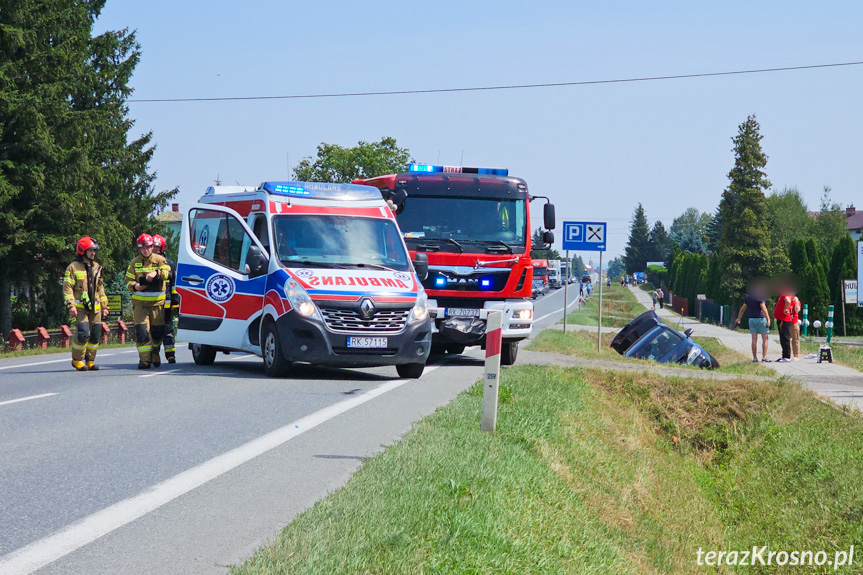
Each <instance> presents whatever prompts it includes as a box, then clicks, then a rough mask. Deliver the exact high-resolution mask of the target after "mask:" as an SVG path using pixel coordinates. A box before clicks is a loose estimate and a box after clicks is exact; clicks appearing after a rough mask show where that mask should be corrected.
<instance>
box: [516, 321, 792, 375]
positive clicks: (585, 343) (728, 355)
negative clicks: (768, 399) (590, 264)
mask: <svg viewBox="0 0 863 575" xmlns="http://www.w3.org/2000/svg"><path fill="white" fill-rule="evenodd" d="M614 335H615V334H613V333H606V334H602V345H601V346H600V349H599V351H597V350H596V333H595V332H588V331H581V330H567V332H566V333H565V334H564V333H563V332H562V331H560V330H556V329H546V330H543V331H542V332H540V334H539V335H538V336H536V337H535V338H534V339H533V341H531V343H530V345H528V347H527V349H528V350H529V351H546V352H552V353H562V354H566V355H574V356H577V357H581V358H584V359H604V360H608V361H622V362H625V363H635V364H642V365H644V364H645V363H649V364H650V365H662V366H663V367H675V368H679V369H699V368H697V367H693V366H689V365H680V364H674V363H664V364H658V363H656V362H655V361H653V360H644V359H633V358H628V357H623V356H622V355H620V354H619V353H617V352H616V351H614V350H613V349H611V347H610V346H611V340H612V339H614ZM693 340H694V341H695V342H696V343H698V344H700V345H701V346H702V347H703V348H704V349H706V350H707V351H708V352H710V353H711V354H712V355H713V356H714V357H715V358H716V359H717V360H718V361H719V369H717V370H715V371H718V372H720V373H736V374H741V375H764V376H767V377H775V376H776V372H775V371H773V370H772V369H770V368H769V367H765V366H763V365H761V364H759V363H753V362H752V360H751V358H748V357H746V356H744V355H742V354H740V353H738V352H736V351H734V350H732V349H728V348H727V347H725V346H724V345H722V343H720V342H719V340H717V339H716V338H712V337H693Z"/></svg>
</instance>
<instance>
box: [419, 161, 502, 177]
mask: <svg viewBox="0 0 863 575" xmlns="http://www.w3.org/2000/svg"><path fill="white" fill-rule="evenodd" d="M410 171H411V172H417V173H423V174H437V173H444V174H481V175H484V176H508V175H509V170H508V169H506V168H467V167H463V166H430V165H428V164H411V165H410Z"/></svg>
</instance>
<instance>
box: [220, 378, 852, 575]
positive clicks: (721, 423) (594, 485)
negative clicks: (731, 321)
mask: <svg viewBox="0 0 863 575" xmlns="http://www.w3.org/2000/svg"><path fill="white" fill-rule="evenodd" d="M502 383H503V385H502V388H501V391H502V393H501V405H500V410H499V418H498V429H497V431H496V432H495V433H494V434H489V433H484V432H482V431H480V430H479V412H480V402H481V394H482V390H481V387H479V384H477V385H476V386H474V387H473V388H472V389H471V390H469V391H468V392H465V393H463V394H462V395H460V396H459V397H458V398H457V399H456V400H454V401H453V402H452V403H451V404H450V405H448V406H447V407H445V408H442V409H439V410H438V411H437V412H436V413H435V414H434V415H432V416H431V417H429V418H427V419H425V420H423V421H421V422H419V423H418V424H416V426H415V427H414V429H413V430H412V431H411V432H410V433H408V434H407V435H406V436H405V437H404V438H403V439H402V440H401V441H399V442H397V443H396V444H395V445H393V446H391V447H389V448H388V449H387V450H386V451H384V452H383V453H381V454H379V455H376V456H374V457H372V458H370V459H368V460H367V461H366V462H365V463H364V464H363V467H362V468H361V469H360V470H359V471H358V472H357V473H356V474H355V475H354V477H353V478H352V479H351V480H350V481H349V483H348V484H347V485H346V486H345V487H344V488H342V489H340V490H338V491H337V492H335V493H333V494H331V495H330V496H328V497H327V498H325V499H324V500H322V501H320V502H318V503H317V504H316V505H315V506H314V507H313V508H312V509H310V510H308V511H307V512H305V513H303V514H301V515H300V516H299V517H297V518H296V519H295V520H294V521H293V522H292V523H291V524H290V525H288V526H287V527H286V528H285V529H284V530H283V531H282V532H281V533H280V534H279V535H278V537H277V538H276V539H275V541H274V542H273V543H272V544H270V545H267V546H265V547H263V548H261V549H260V550H259V551H258V552H257V553H255V554H254V555H253V556H252V557H250V558H249V559H248V560H247V561H246V562H245V563H244V564H242V565H239V566H232V567H231V573H233V574H234V575H240V574H243V575H263V574H275V573H285V574H287V573H303V574H310V575H314V574H327V575H329V574H351V575H353V574H355V573H375V574H393V575H396V574H398V575H402V574H428V573H441V574H450V573H451V574H463V573H471V574H480V573H482V574H485V573H488V574H491V573H495V574H497V573H513V574H515V573H537V574H539V573H542V574H545V573H547V574H555V575H557V574H560V573H568V574H569V573H572V574H600V573H602V574H605V573H621V574H641V573H645V574H647V573H650V574H654V573H655V574H659V573H663V574H666V573H667V574H678V573H679V574H684V573H687V574H688V573H694V572H701V571H704V572H710V573H732V572H738V571H737V570H732V568H730V567H725V566H722V567H706V568H705V567H698V566H697V564H696V560H697V559H696V558H697V552H698V550H699V549H703V550H705V551H708V550H714V551H720V550H721V551H730V550H738V549H739V550H743V549H751V548H752V546H753V545H758V546H761V545H769V546H770V547H771V549H772V550H788V551H791V550H813V551H821V550H823V551H826V552H828V553H829V554H830V557H831V558H832V557H833V552H834V551H835V550H842V549H845V550H847V549H848V547H849V545H851V544H857V545H859V544H863V490H861V489H860V488H859V486H860V484H861V482H863V420H861V418H859V417H856V416H842V415H841V414H840V413H839V412H837V411H836V410H835V409H834V408H832V407H830V406H828V405H826V404H823V403H821V402H820V401H817V400H816V399H814V397H813V396H812V395H811V394H810V393H808V392H806V391H804V390H802V389H801V388H800V387H799V386H797V385H796V384H785V383H778V384H777V383H776V382H765V381H746V380H734V381H716V380H689V379H683V378H661V377H655V376H648V375H643V374H628V375H626V374H616V373H613V372H600V371H592V370H580V369H565V368H559V367H537V366H518V367H514V368H510V369H507V370H505V372H504V379H503V382H502ZM857 559H858V561H855V564H854V566H853V567H851V568H844V569H843V568H840V570H839V572H840V573H841V572H846V573H850V572H859V565H860V564H861V562H863V557H858V558H857ZM776 569H777V567H776V566H772V567H767V566H759V567H756V568H745V569H742V571H744V572H747V573H769V572H775V571H776ZM781 571H782V572H783V573H828V572H834V571H833V568H832V567H830V568H828V567H827V566H823V567H809V566H807V567H805V568H799V567H790V566H786V567H783V568H782V569H781Z"/></svg>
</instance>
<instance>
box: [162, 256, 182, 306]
mask: <svg viewBox="0 0 863 575" xmlns="http://www.w3.org/2000/svg"><path fill="white" fill-rule="evenodd" d="M165 261H167V262H168V266H170V268H171V275H170V276H168V283H167V285H166V287H165V310H169V309H172V308H176V307H179V305H180V296H179V294H177V265H176V264H175V263H174V262H172V261H171V260H169V259H168V258H165Z"/></svg>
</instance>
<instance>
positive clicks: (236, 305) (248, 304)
mask: <svg viewBox="0 0 863 575" xmlns="http://www.w3.org/2000/svg"><path fill="white" fill-rule="evenodd" d="M262 304H263V299H262V298H261V296H259V295H247V294H242V293H235V294H234V295H233V297H231V299H229V300H228V301H226V302H225V303H223V304H222V307H224V308H225V311H226V312H227V313H226V314H225V317H226V318H228V319H242V320H246V319H249V318H250V317H252V316H253V315H254V314H256V313H258V312H259V311H261V309H262V307H263V305H262Z"/></svg>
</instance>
